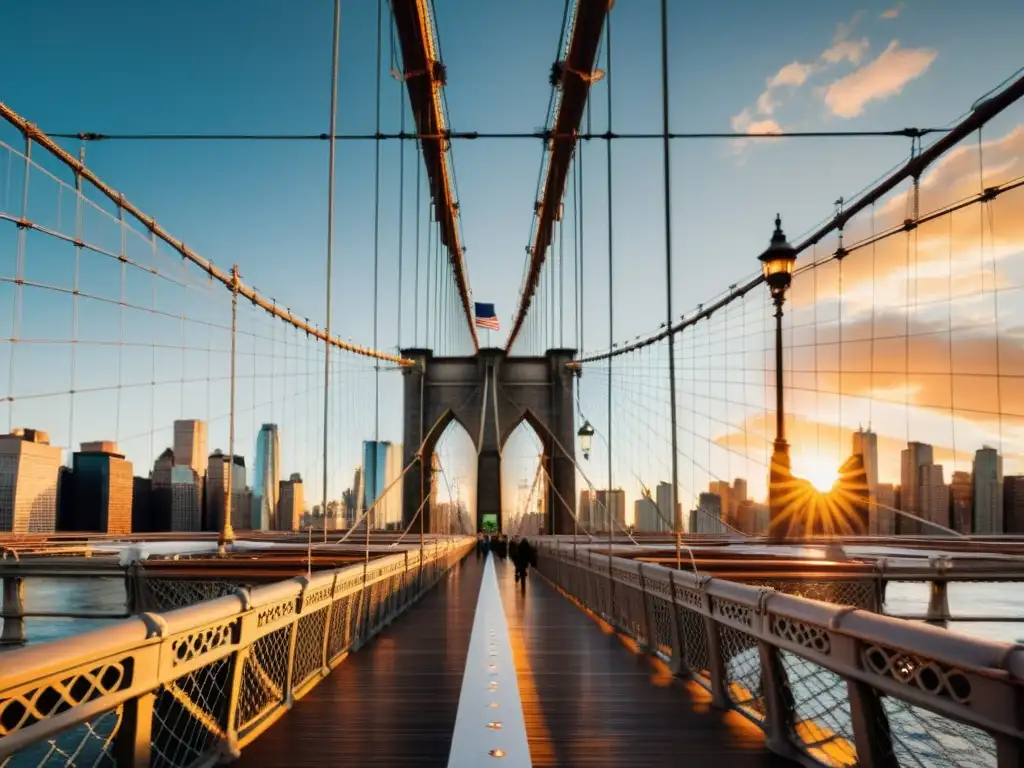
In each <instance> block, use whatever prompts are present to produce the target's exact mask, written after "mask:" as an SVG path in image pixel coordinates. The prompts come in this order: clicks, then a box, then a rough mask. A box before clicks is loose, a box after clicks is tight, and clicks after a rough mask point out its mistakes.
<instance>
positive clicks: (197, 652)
mask: <svg viewBox="0 0 1024 768" xmlns="http://www.w3.org/2000/svg"><path fill="white" fill-rule="evenodd" d="M240 626H241V621H240V620H239V619H235V620H234V621H226V622H224V623H223V624H219V625H217V626H213V627H207V628H206V629H201V630H199V631H198V632H192V633H190V634H188V635H186V636H185V637H180V638H177V639H176V640H172V641H171V653H172V654H173V658H174V665H175V666H177V665H178V664H184V663H186V662H190V661H193V660H194V659H197V658H199V657H200V656H203V655H204V654H207V653H210V652H211V651H215V650H217V649H218V648H222V647H224V646H226V645H230V644H231V643H233V642H236V640H237V635H238V630H239V628H240Z"/></svg>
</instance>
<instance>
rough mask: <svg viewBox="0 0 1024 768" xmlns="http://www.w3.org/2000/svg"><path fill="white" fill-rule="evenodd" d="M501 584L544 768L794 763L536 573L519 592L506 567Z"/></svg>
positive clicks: (530, 734) (529, 729) (743, 767)
mask: <svg viewBox="0 0 1024 768" xmlns="http://www.w3.org/2000/svg"><path fill="white" fill-rule="evenodd" d="M498 583H499V588H500V590H501V594H502V603H503V604H504V606H505V615H506V617H507V619H508V625H509V634H510V635H511V640H512V653H513V655H514V656H515V662H516V673H517V678H518V681H519V695H520V697H521V699H522V702H523V715H524V717H525V719H526V734H527V738H528V739H529V744H530V757H531V760H532V762H533V765H534V766H535V768H543V767H544V766H564V767H567V766H608V767H609V768H612V767H613V766H615V767H617V766H629V765H635V766H644V767H645V768H646V767H647V766H651V767H652V768H653V767H654V766H679V765H695V766H697V765H714V764H716V763H717V764H721V765H726V766H728V768H754V767H755V766H757V767H759V768H760V767H767V766H773V767H774V766H791V765H793V763H792V762H790V761H788V760H785V759H783V758H780V757H778V756H777V755H775V754H773V753H771V752H769V751H768V750H767V748H766V747H765V745H764V736H763V734H762V732H761V731H760V729H758V728H757V727H755V726H754V725H752V724H751V723H750V722H749V721H747V720H746V719H745V718H743V716H741V715H738V714H736V713H734V712H722V711H720V710H717V709H713V708H712V707H711V697H710V695H709V694H707V693H706V692H704V691H703V689H699V688H698V687H697V686H696V685H694V684H692V683H687V682H685V681H681V680H677V679H674V678H673V677H672V676H671V674H670V673H669V672H668V670H667V669H666V668H665V666H664V665H663V664H661V663H660V662H658V661H655V660H652V659H650V658H649V657H647V656H646V655H644V654H641V653H638V652H636V651H635V650H632V649H631V648H630V644H629V641H628V639H626V640H623V639H620V637H619V636H618V635H616V634H615V632H614V631H613V630H612V628H611V627H610V626H608V625H606V624H604V623H603V622H601V621H600V620H598V619H596V618H594V617H592V616H590V615H588V614H587V613H585V612H584V611H583V610H581V609H579V608H578V607H576V605H574V604H573V603H572V602H571V601H569V600H568V599H567V598H566V597H564V596H563V595H561V594H559V592H558V591H556V590H555V588H554V587H552V586H550V585H549V584H548V582H546V581H545V580H544V579H543V578H541V577H540V576H539V575H538V574H536V573H531V574H530V577H529V580H528V581H527V585H526V590H525V593H524V592H523V591H521V590H520V589H519V588H518V586H517V585H516V583H515V581H514V578H513V572H512V567H511V565H510V564H506V563H503V562H502V561H500V560H499V561H498Z"/></svg>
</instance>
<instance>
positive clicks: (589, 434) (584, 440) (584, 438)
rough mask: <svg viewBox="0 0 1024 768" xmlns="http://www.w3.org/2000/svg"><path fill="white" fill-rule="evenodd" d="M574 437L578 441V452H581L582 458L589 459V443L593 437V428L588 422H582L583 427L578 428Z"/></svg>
mask: <svg viewBox="0 0 1024 768" xmlns="http://www.w3.org/2000/svg"><path fill="white" fill-rule="evenodd" d="M576 435H577V436H578V437H579V439H580V450H581V451H583V458H584V459H588V460H589V459H590V443H591V441H592V439H593V437H594V428H593V427H592V426H590V422H589V421H585V422H583V426H582V427H580V429H579V431H578V432H577V433H576Z"/></svg>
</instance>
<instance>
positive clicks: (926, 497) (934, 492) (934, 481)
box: [917, 464, 949, 535]
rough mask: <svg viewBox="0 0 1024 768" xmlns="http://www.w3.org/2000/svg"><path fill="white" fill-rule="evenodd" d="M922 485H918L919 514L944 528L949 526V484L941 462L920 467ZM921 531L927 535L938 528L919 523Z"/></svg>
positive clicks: (932, 533) (934, 532) (919, 473)
mask: <svg viewBox="0 0 1024 768" xmlns="http://www.w3.org/2000/svg"><path fill="white" fill-rule="evenodd" d="M918 476H919V478H920V483H921V484H920V486H918V502H917V507H918V513H917V514H918V515H920V516H921V517H923V518H924V519H925V520H931V521H932V522H933V523H938V524H939V525H941V526H943V527H944V528H948V527H949V486H947V485H946V481H945V479H944V478H943V475H942V465H941V464H923V465H921V466H920V467H919V468H918ZM919 525H920V526H921V527H920V528H919V531H920V532H921V533H924V534H926V535H935V534H936V533H939V531H938V530H936V529H935V528H932V527H931V526H928V525H924V524H922V523H919Z"/></svg>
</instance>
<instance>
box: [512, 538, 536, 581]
mask: <svg viewBox="0 0 1024 768" xmlns="http://www.w3.org/2000/svg"><path fill="white" fill-rule="evenodd" d="M536 558H537V553H536V551H535V550H534V548H533V546H532V545H531V544H530V542H529V540H528V539H522V540H521V541H519V542H518V543H517V544H516V548H515V557H514V558H513V560H512V562H513V563H514V564H515V567H516V581H518V582H519V583H520V584H521V585H522V589H523V590H524V591H525V590H526V574H527V572H528V571H529V569H530V566H531V565H534V564H535V563H536Z"/></svg>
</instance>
